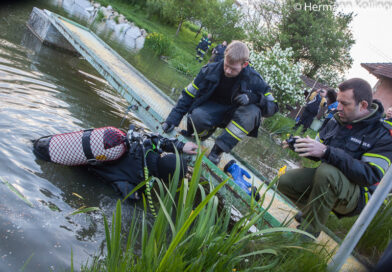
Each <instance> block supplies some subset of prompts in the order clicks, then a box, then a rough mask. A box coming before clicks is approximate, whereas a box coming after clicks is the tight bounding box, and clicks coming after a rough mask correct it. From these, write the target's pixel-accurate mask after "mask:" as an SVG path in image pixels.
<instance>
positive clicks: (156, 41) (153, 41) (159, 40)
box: [144, 32, 172, 56]
mask: <svg viewBox="0 0 392 272" xmlns="http://www.w3.org/2000/svg"><path fill="white" fill-rule="evenodd" d="M144 45H145V46H146V47H147V48H150V49H151V50H153V51H154V53H155V54H156V55H158V56H168V55H170V51H171V49H172V42H171V41H170V40H169V39H168V38H167V37H166V36H165V35H163V34H161V33H156V32H153V33H150V34H148V36H147V37H146V41H145V43H144Z"/></svg>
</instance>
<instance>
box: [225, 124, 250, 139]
mask: <svg viewBox="0 0 392 272" xmlns="http://www.w3.org/2000/svg"><path fill="white" fill-rule="evenodd" d="M226 129H228V130H229V131H230V132H231V133H233V134H234V135H235V136H236V137H237V138H239V139H243V138H244V137H245V136H246V135H247V134H246V133H245V132H244V131H242V130H241V129H240V128H239V127H237V126H236V125H234V124H233V123H232V122H230V123H229V124H228V125H227V127H226ZM234 138H235V137H234ZM237 140H238V139H237Z"/></svg>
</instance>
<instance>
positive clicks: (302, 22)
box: [278, 0, 355, 77]
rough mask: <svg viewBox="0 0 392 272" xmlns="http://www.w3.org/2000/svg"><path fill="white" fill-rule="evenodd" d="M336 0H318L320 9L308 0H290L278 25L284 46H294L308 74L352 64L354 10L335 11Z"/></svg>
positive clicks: (317, 3) (286, 2)
mask: <svg viewBox="0 0 392 272" xmlns="http://www.w3.org/2000/svg"><path fill="white" fill-rule="evenodd" d="M334 3H335V0H332V1H325V0H314V1H312V3H311V4H312V5H317V6H318V7H319V10H318V11H317V10H314V9H310V8H307V9H306V8H305V5H309V4H310V3H309V2H307V1H306V0H286V1H285V3H284V5H283V9H282V19H281V21H280V23H279V25H278V28H279V31H280V33H279V40H280V43H281V46H282V48H287V47H292V49H293V51H294V56H293V57H294V60H296V61H300V62H301V63H302V64H303V65H304V74H306V75H307V76H309V77H313V76H315V75H316V73H317V72H318V71H319V70H320V69H321V68H329V69H335V70H336V71H339V72H341V73H343V72H344V70H345V69H347V68H350V67H351V65H352V63H353V59H352V58H351V56H350V49H351V47H352V45H353V44H354V43H355V41H354V39H353V35H352V33H351V30H350V29H349V24H350V23H351V21H352V19H353V13H349V14H343V13H339V12H335V11H334V10H333V8H332V7H333V5H334Z"/></svg>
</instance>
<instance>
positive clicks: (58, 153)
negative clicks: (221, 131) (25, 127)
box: [34, 126, 198, 200]
mask: <svg viewBox="0 0 392 272" xmlns="http://www.w3.org/2000/svg"><path fill="white" fill-rule="evenodd" d="M197 148H198V146H197V145H196V144H195V143H193V142H187V143H184V142H181V141H179V140H178V139H168V138H165V137H162V136H161V135H159V134H152V133H144V132H137V131H135V130H134V127H133V126H131V128H130V130H129V131H128V133H127V134H126V133H124V132H123V131H121V130H119V129H117V128H114V127H103V128H97V129H88V130H82V131H77V132H72V133H64V134H56V135H50V136H45V137H42V138H40V139H38V140H36V141H35V142H34V153H35V154H36V155H37V156H38V157H40V158H41V159H44V160H46V161H49V162H54V163H58V164H62V165H68V166H76V165H87V166H88V170H89V171H90V172H92V173H94V174H96V175H98V176H99V177H101V178H103V179H104V180H105V181H107V182H109V183H110V184H111V185H112V186H113V187H114V188H115V190H116V191H118V192H119V193H121V195H122V196H123V197H125V196H127V195H128V194H129V193H130V192H131V191H132V190H133V189H134V188H135V187H136V186H137V185H138V184H139V183H140V182H142V181H144V180H147V179H148V177H149V176H150V175H151V176H154V177H157V178H159V179H161V180H163V181H164V182H168V181H169V179H170V177H173V174H174V172H175V169H176V165H177V159H176V155H175V154H174V152H175V149H177V150H178V152H179V153H180V154H181V153H185V154H190V155H195V154H196V153H197ZM164 152H165V154H164ZM179 160H180V162H179V165H180V173H179V175H180V176H179V177H180V180H181V179H182V178H183V177H184V175H185V173H186V172H187V162H186V160H185V158H184V157H183V156H182V154H181V155H180V156H179ZM129 199H131V200H136V199H139V194H138V192H136V193H134V194H132V195H131V196H129Z"/></svg>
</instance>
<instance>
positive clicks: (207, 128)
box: [188, 101, 261, 152]
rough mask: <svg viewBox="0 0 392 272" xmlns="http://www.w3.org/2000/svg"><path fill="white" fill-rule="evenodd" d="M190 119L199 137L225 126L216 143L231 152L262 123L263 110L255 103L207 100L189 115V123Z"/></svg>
mask: <svg viewBox="0 0 392 272" xmlns="http://www.w3.org/2000/svg"><path fill="white" fill-rule="evenodd" d="M190 120H192V121H193V124H194V125H195V128H196V131H197V134H198V135H199V137H204V138H206V137H209V136H210V135H211V134H212V133H213V132H214V131H215V129H216V128H217V127H221V128H224V131H223V132H222V134H221V135H220V136H219V137H218V138H217V139H216V142H215V143H216V145H218V146H219V147H220V148H221V149H222V150H223V151H225V152H230V150H232V149H233V148H234V146H235V145H236V144H237V143H238V142H239V141H241V140H242V139H243V138H244V137H245V136H246V135H248V134H249V132H251V131H252V130H253V129H255V128H257V127H258V126H259V125H260V120H261V110H260V108H259V107H257V106H256V105H254V104H251V105H246V106H239V107H237V106H233V105H223V104H219V103H217V102H214V101H207V102H206V103H204V104H203V105H201V106H199V107H197V108H195V109H194V110H193V111H192V112H191V113H190V114H189V115H188V123H190V122H189V121H190ZM188 129H189V126H188Z"/></svg>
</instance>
